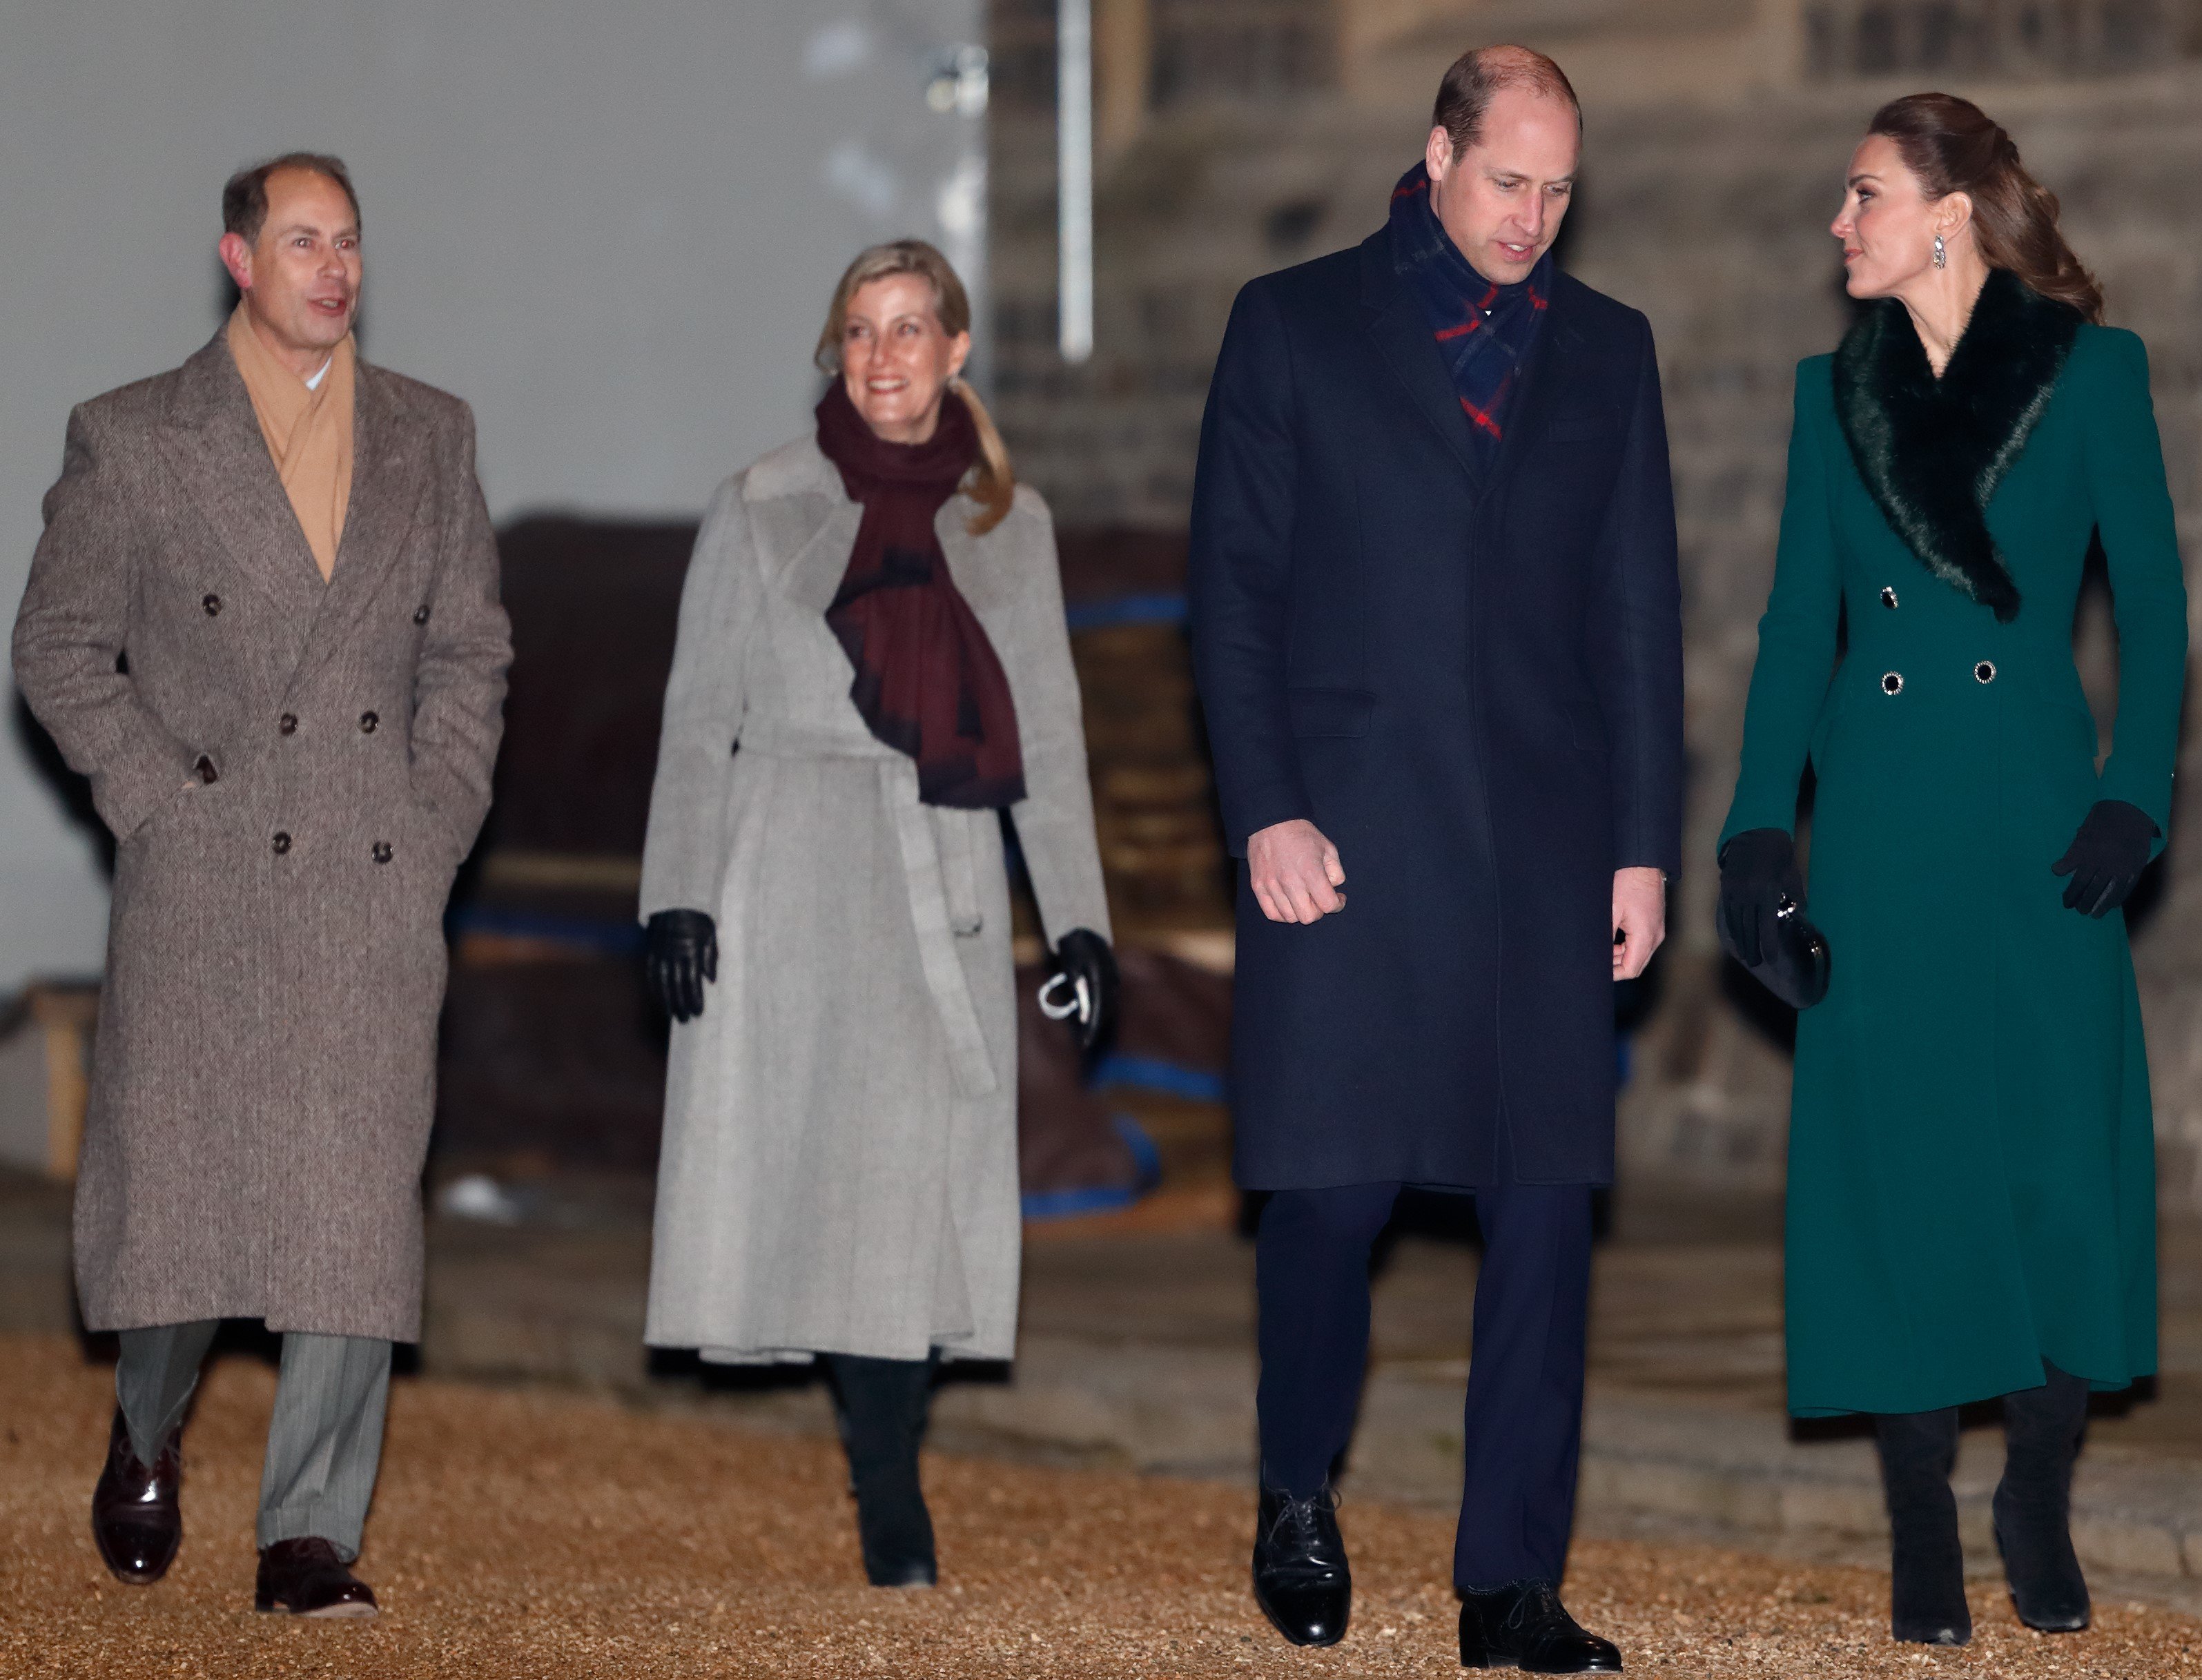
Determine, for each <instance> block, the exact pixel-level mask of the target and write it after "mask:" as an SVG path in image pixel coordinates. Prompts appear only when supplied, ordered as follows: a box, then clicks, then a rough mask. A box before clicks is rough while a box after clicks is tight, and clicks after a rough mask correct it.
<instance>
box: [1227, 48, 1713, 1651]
mask: <svg viewBox="0 0 2202 1680" xmlns="http://www.w3.org/2000/svg"><path fill="white" fill-rule="evenodd" d="M1580 152H1581V116H1580V113H1579V110H1578V108H1577V106H1576V103H1575V93H1574V91H1573V89H1572V88H1570V87H1569V85H1568V81H1567V79H1566V77H1565V76H1564V75H1563V74H1562V73H1561V72H1560V69H1559V67H1558V66H1557V65H1556V64H1554V63H1552V62H1551V60H1550V59H1547V58H1545V57H1544V56H1542V55H1540V54H1536V53H1533V52H1530V51H1528V50H1526V49H1523V48H1519V47H1498V48H1487V49H1484V50H1481V51H1477V52H1472V53H1469V54H1468V55H1466V56H1463V58H1462V59H1461V60H1460V62H1457V63H1456V64H1455V65H1454V66H1453V67H1452V68H1451V70H1450V71H1448V72H1447V73H1446V75H1445V82H1444V85H1443V86H1442V87H1441V88H1440V91H1439V95H1438V99H1437V105H1436V109H1435V111H1434V116H1433V121H1432V126H1431V129H1430V132H1429V138H1428V146H1427V150H1426V153H1425V156H1424V159H1423V161H1422V162H1421V163H1418V164H1416V167H1414V168H1412V169H1411V170H1410V171H1409V172H1408V173H1407V174H1406V175H1405V176H1404V177H1403V178H1402V179H1401V180H1400V183H1399V185H1398V189H1397V191H1395V192H1394V194H1393V197H1392V210H1391V215H1390V218H1389V220H1388V222H1387V226H1385V227H1383V228H1381V229H1380V230H1379V231H1378V232H1375V233H1374V234H1372V235H1370V236H1369V238H1367V239H1365V240H1363V242H1362V244H1360V245H1359V246H1358V247H1357V249H1354V250H1345V251H1339V252H1337V253H1335V254H1334V255H1332V256H1326V257H1322V258H1321V259H1319V260H1317V261H1313V262H1310V263H1305V264H1303V265H1302V266H1300V267H1295V268H1288V269H1286V270H1284V271H1283V272H1282V273H1275V274H1269V275H1265V276H1263V278H1261V279H1257V280H1255V281H1253V282H1251V284H1249V285H1247V286H1246V287H1245V290H1244V291H1241V292H1240V293H1239V299H1238V302H1237V304H1236V305H1235V307H1234V308H1233V311H1232V314H1231V322H1230V326H1229V329H1228V332H1227V333H1226V334H1225V337H1224V341H1223V348H1222V353H1221V355H1220V356H1219V358H1218V360H1217V363H1216V375H1215V380H1214V383H1213V385H1211V387H1210V391H1209V400H1208V410H1207V416H1206V419H1205V420H1204V424H1203V426H1202V431H1201V448H1200V467H1199V475H1198V483H1197V485H1196V489H1195V491H1194V496H1193V514H1192V607H1193V646H1194V655H1195V660H1196V664H1197V668H1198V677H1199V684H1200V693H1201V699H1202V702H1203V705H1204V709H1205V711H1206V714H1207V720H1208V727H1209V733H1210V739H1211V741H1212V743H1213V745H1214V749H1215V756H1216V781H1217V785H1218V789H1219V791H1220V794H1221V797H1222V806H1223V816H1224V824H1225V827H1226V830H1227V831H1228V836H1229V839H1230V842H1231V846H1232V849H1233V853H1234V854H1235V855H1239V856H1242V857H1243V858H1244V859H1245V867H1244V872H1243V873H1242V875H1241V878H1240V889H1239V945H1238V980H1237V1012H1236V1020H1235V1025H1234V1028H1233V1053H1232V1081H1233V1101H1234V1104H1235V1107H1236V1114H1237V1125H1238V1152H1237V1160H1236V1163H1235V1166H1236V1172H1237V1177H1238V1181H1239V1184H1240V1185H1241V1186H1242V1187H1244V1188H1245V1189H1247V1190H1262V1191H1268V1192H1269V1193H1270V1194H1269V1199H1268V1201H1267V1203H1266V1205H1265V1206H1264V1207H1263V1213H1262V1219H1261V1225H1260V1229H1259V1233H1258V1237H1257V1272H1258V1277H1259V1289H1260V1295H1261V1330H1260V1342H1261V1354H1262V1377H1261V1389H1260V1395H1259V1412H1260V1418H1261V1434H1262V1476H1261V1482H1262V1487H1261V1501H1260V1513H1259V1518H1258V1529H1257V1538H1256V1545H1255V1554H1254V1574H1255V1586H1256V1593H1257V1597H1258V1598H1259V1599H1260V1601H1261V1602H1262V1606H1263V1609H1264V1610H1265V1611H1266V1612H1268V1613H1269V1617H1270V1618H1271V1620H1272V1621H1274V1622H1275V1624H1276V1625H1277V1627H1278V1628H1279V1630H1281V1632H1282V1633H1283V1634H1284V1635H1285V1636H1286V1638H1288V1639H1291V1640H1292V1641H1293V1642H1296V1643H1301V1644H1328V1643H1330V1642H1334V1641H1335V1640H1336V1639H1338V1638H1339V1636H1341V1635H1342V1634H1343V1633H1344V1631H1345V1621H1346V1613H1347V1608H1348V1602H1349V1583H1348V1577H1347V1570H1346V1561H1345V1551H1344V1548H1343V1545H1342V1543H1341V1542H1340V1540H1339V1532H1338V1526H1337V1522H1336V1519H1335V1518H1334V1516H1333V1514H1332V1507H1333V1505H1334V1502H1335V1501H1334V1496H1333V1495H1332V1492H1331V1488H1330V1473H1331V1470H1332V1466H1333V1464H1334V1460H1336V1459H1337V1458H1338V1457H1339V1454H1341V1453H1342V1452H1343V1451H1344V1449H1345V1445H1346V1441H1347V1437H1348V1436H1349V1435H1350V1433H1351V1427H1352V1420H1353V1412H1354V1407H1355V1403H1356V1401H1357V1396H1358V1394H1359V1390H1360V1387H1361V1382H1362V1377H1363V1372H1364V1368H1365V1366H1366V1362H1367V1356H1368V1339H1369V1252H1370V1248H1371V1247H1372V1245H1373V1244H1374V1242H1375V1239H1376V1237H1377V1236H1378V1234H1379V1233H1380V1232H1381V1230H1382V1228H1383V1226H1384V1225H1385V1224H1386V1222H1387V1220H1388V1219H1389V1218H1390V1217H1391V1213H1392V1204H1393V1202H1394V1201H1395V1200H1396V1199H1397V1197H1398V1193H1399V1191H1400V1190H1402V1189H1403V1188H1404V1187H1406V1186H1408V1185H1422V1186H1437V1187H1443V1188H1447V1189H1452V1190H1464V1191H1471V1192H1473V1194H1474V1195H1475V1201H1476V1213H1477V1217H1478V1220H1479V1222H1480V1224H1481V1226H1482V1230H1483V1235H1484V1241H1485V1255H1484V1261H1483V1268H1482V1273H1481V1278H1480V1279H1479V1281H1478V1283H1477V1287H1476V1299H1475V1359H1474V1364H1473V1368H1472V1371H1471V1373H1470V1376H1469V1384H1468V1397H1467V1409H1466V1421H1465V1435H1466V1441H1467V1471H1466V1477H1465V1484H1464V1491H1463V1501H1462V1507H1461V1518H1460V1530H1459V1538H1458V1542H1457V1547H1456V1549H1455V1554H1454V1564H1453V1570H1454V1579H1455V1582H1456V1583H1457V1585H1458V1587H1459V1588H1460V1589H1461V1591H1462V1595H1463V1608H1462V1612H1461V1656H1462V1660H1463V1662H1464V1663H1466V1664H1468V1665H1470V1666H1488V1665H1491V1664H1493V1663H1494V1662H1497V1663H1503V1664H1507V1665H1512V1664H1516V1663H1519V1664H1520V1665H1522V1667H1524V1668H1528V1669H1531V1670H1533V1671H1538V1672H1544V1673H1604V1672H1611V1671H1616V1670H1617V1669H1618V1668H1619V1666H1620V1657H1619V1654H1618V1653H1617V1652H1616V1650H1615V1649H1614V1648H1613V1646H1611V1645H1610V1643H1608V1642H1606V1641H1604V1640H1603V1639H1599V1638H1596V1637H1594V1636H1591V1635H1589V1634H1587V1633H1585V1632H1584V1631H1583V1630H1581V1628H1580V1627H1578V1626H1577V1625H1576V1624H1575V1622H1574V1621H1573V1619H1572V1618H1569V1615H1568V1613H1567V1612H1566V1611H1565V1609H1564V1608H1563V1607H1562V1606H1561V1604H1560V1601H1559V1598H1558V1596H1557V1593H1558V1588H1559V1585H1560V1581H1561V1577H1562V1575H1563V1571H1564V1568H1565V1565H1566V1558H1567V1548H1568V1537H1569V1529H1570V1527H1571V1524H1572V1521H1573V1514H1574V1506H1575V1464H1576V1457H1577V1450H1578V1447H1579V1444H1580V1438H1581V1413H1582V1383H1583V1348H1584V1335H1585V1324H1586V1318H1587V1293H1588V1287H1589V1276H1590V1245H1591V1194H1592V1190H1593V1187H1594V1186H1596V1185H1599V1184H1606V1183H1610V1181H1611V1178H1612V1176H1613V1103H1614V1084H1615V1054H1614V1037H1613V992H1612V987H1613V982H1614V981H1615V980H1616V979H1622V978H1633V977H1634V976H1635V975H1637V974H1639V973H1640V972H1643V969H1644V966H1645V965H1646V962H1648V961H1649V960H1650V959H1651V954H1652V952H1653V951H1654V950H1655V949H1657V946H1658V944H1659V943H1660V941H1661V939H1662V938H1663V937H1664V932H1665V875H1666V872H1668V871H1669V870H1671V869H1674V868H1675V867H1676V866H1677V864H1678V861H1679V857H1680V852H1681V772H1682V738H1681V737H1682V727H1681V712H1682V699H1681V605H1680V594H1681V591H1680V587H1679V584H1678V581H1677V578H1676V571H1675V521H1674V505H1673V492H1672V488H1671V485H1670V483H1669V477H1668V467H1667V441H1666V428H1665V422H1664V420H1663V415H1662V412H1661V408H1660V400H1659V379H1658V370H1657V363H1656V361H1655V360H1654V358H1653V354H1652V345H1651V329H1650V327H1649V326H1648V324H1647V323H1646V320H1645V319H1644V317H1643V316H1642V315H1641V314H1638V313H1637V312H1636V311H1635V310H1634V309H1631V308H1627V307H1625V306H1624V305H1622V304H1620V303H1615V302H1614V301H1613V300H1611V299H1610V298H1607V297H1602V296H1600V295H1599V293H1597V292H1595V291H1591V290H1590V289H1589V288H1588V287H1587V286H1585V285H1581V284H1580V283H1579V282H1577V281H1575V280H1574V279H1570V278H1569V277H1568V276H1567V275H1565V274H1563V273H1559V272H1558V271H1557V269H1556V268H1555V267H1554V265H1553V262H1552V260H1551V256H1550V255H1549V252H1550V250H1551V244H1552V241H1553V239H1554V238H1555V237H1556V236H1557V233H1558V232H1559V228H1560V223H1561V220H1562V218H1563V216H1564V215H1565V214H1566V213H1567V208H1568V203H1569V194H1570V192H1571V191H1572V189H1573V186H1574V183H1575V172H1576V164H1577V160H1578V157H1579V156H1580ZM1349 892H1350V896H1351V908H1348V897H1349Z"/></svg>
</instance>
